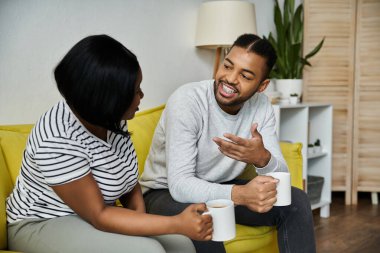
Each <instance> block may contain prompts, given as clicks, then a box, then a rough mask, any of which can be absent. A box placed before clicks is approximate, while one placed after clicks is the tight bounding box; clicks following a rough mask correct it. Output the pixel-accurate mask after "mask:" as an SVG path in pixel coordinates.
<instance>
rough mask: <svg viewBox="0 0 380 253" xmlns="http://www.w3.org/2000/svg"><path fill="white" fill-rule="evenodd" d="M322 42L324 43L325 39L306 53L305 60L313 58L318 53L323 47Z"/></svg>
mask: <svg viewBox="0 0 380 253" xmlns="http://www.w3.org/2000/svg"><path fill="white" fill-rule="evenodd" d="M323 42H325V38H324V37H323V39H322V40H321V41H320V42H319V43H318V45H317V46H316V47H315V48H314V49H313V50H312V51H311V52H310V53H308V54H307V55H306V56H305V59H309V58H310V57H312V56H314V55H315V54H316V53H318V52H319V50H320V49H321V47H322V46H323Z"/></svg>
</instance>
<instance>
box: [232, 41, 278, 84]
mask: <svg viewBox="0 0 380 253" xmlns="http://www.w3.org/2000/svg"><path fill="white" fill-rule="evenodd" d="M234 46H236V47H241V48H245V49H247V51H248V52H252V53H255V54H257V55H260V56H262V57H264V58H265V59H266V64H267V69H266V73H265V75H264V77H265V78H264V79H266V78H268V76H269V73H270V72H271V70H272V68H273V66H274V64H275V63H276V60H277V54H276V51H275V50H274V48H273V46H272V45H271V44H270V42H269V41H268V40H266V39H262V38H260V37H259V36H257V35H255V34H243V35H240V36H239V37H238V38H237V39H236V41H235V42H234V44H233V45H232V47H231V48H233V47H234Z"/></svg>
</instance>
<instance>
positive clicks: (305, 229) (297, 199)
mask: <svg viewBox="0 0 380 253" xmlns="http://www.w3.org/2000/svg"><path fill="white" fill-rule="evenodd" d="M246 182H247V181H245V180H233V181H230V182H227V183H228V184H245V183H246ZM144 199H145V205H146V209H147V212H148V213H152V214H159V215H176V214H178V213H180V212H182V211H183V210H184V209H185V208H186V207H187V206H188V205H189V204H188V203H180V202H177V201H175V200H174V199H173V198H172V197H171V195H170V193H169V191H168V190H167V189H164V190H150V191H149V192H147V193H146V194H145V195H144ZM235 216H236V223H238V224H242V225H246V226H276V228H277V231H278V247H279V249H280V252H281V253H285V252H286V253H295V252H301V253H315V252H316V249H315V238H314V226H313V215H312V212H311V208H310V202H309V199H308V197H307V195H306V193H305V192H304V191H302V190H300V189H298V188H295V187H292V204H291V205H290V206H282V207H276V206H274V207H273V208H272V209H271V210H270V211H269V212H267V213H256V212H253V211H251V210H249V209H248V208H247V207H245V206H236V207H235ZM193 243H194V246H195V248H196V250H197V252H198V253H203V252H204V253H206V252H213V253H214V252H215V253H218V252H226V251H225V249H224V245H223V243H222V242H214V241H206V242H203V241H193Z"/></svg>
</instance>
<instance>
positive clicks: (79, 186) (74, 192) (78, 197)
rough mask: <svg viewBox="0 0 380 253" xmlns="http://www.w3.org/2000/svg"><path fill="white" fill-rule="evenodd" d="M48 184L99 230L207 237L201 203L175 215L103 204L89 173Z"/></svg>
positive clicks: (207, 224) (209, 225) (208, 220)
mask: <svg viewBox="0 0 380 253" xmlns="http://www.w3.org/2000/svg"><path fill="white" fill-rule="evenodd" d="M52 188H53V190H54V191H55V192H56V193H57V195H58V196H59V197H60V198H61V199H62V200H63V201H64V202H65V203H66V204H67V205H68V206H69V207H70V208H71V209H73V210H74V212H76V213H77V214H78V215H79V216H80V217H82V218H83V219H84V220H86V221H87V222H89V223H90V224H92V225H93V226H94V227H95V228H97V229H99V230H102V231H107V232H113V233H119V234H127V235H141V236H145V235H146V236H147V235H162V234H183V235H186V236H188V237H190V238H191V239H194V240H210V239H211V234H212V222H211V217H210V216H209V215H201V214H200V213H201V212H203V211H205V210H206V206H205V204H193V205H191V206H189V207H188V208H186V209H185V210H184V211H183V212H182V213H181V214H179V215H176V216H159V215H152V214H146V213H141V212H136V211H134V210H130V209H127V208H120V207H115V206H107V205H105V204H104V201H103V196H102V194H101V192H100V189H99V187H98V185H97V183H96V181H95V179H94V178H93V176H92V174H91V173H90V174H88V175H86V176H84V177H82V178H80V179H78V180H75V181H72V182H70V183H66V184H63V185H59V186H52ZM184 224H186V226H184Z"/></svg>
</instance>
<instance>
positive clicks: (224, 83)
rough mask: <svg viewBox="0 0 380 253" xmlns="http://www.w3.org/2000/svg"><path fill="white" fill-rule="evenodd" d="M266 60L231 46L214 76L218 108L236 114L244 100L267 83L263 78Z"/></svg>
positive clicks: (263, 88)
mask: <svg viewBox="0 0 380 253" xmlns="http://www.w3.org/2000/svg"><path fill="white" fill-rule="evenodd" d="M265 70H266V60H265V58H263V57H262V56H260V55H257V54H255V53H251V52H247V50H246V49H244V48H241V47H236V46H235V47H233V48H232V49H231V51H230V52H229V53H228V55H227V56H226V57H225V59H224V61H223V63H222V65H221V66H220V68H219V70H218V72H217V73H216V76H215V87H214V89H215V99H216V101H217V102H218V105H219V106H220V108H221V109H222V110H223V111H225V112H227V113H229V114H236V113H238V112H239V110H240V108H241V107H242V106H243V104H244V102H245V101H247V100H248V99H249V98H250V97H252V96H253V95H254V94H255V93H256V92H262V91H264V90H265V88H266V86H267V85H268V84H269V79H266V80H263V78H264V75H265Z"/></svg>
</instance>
